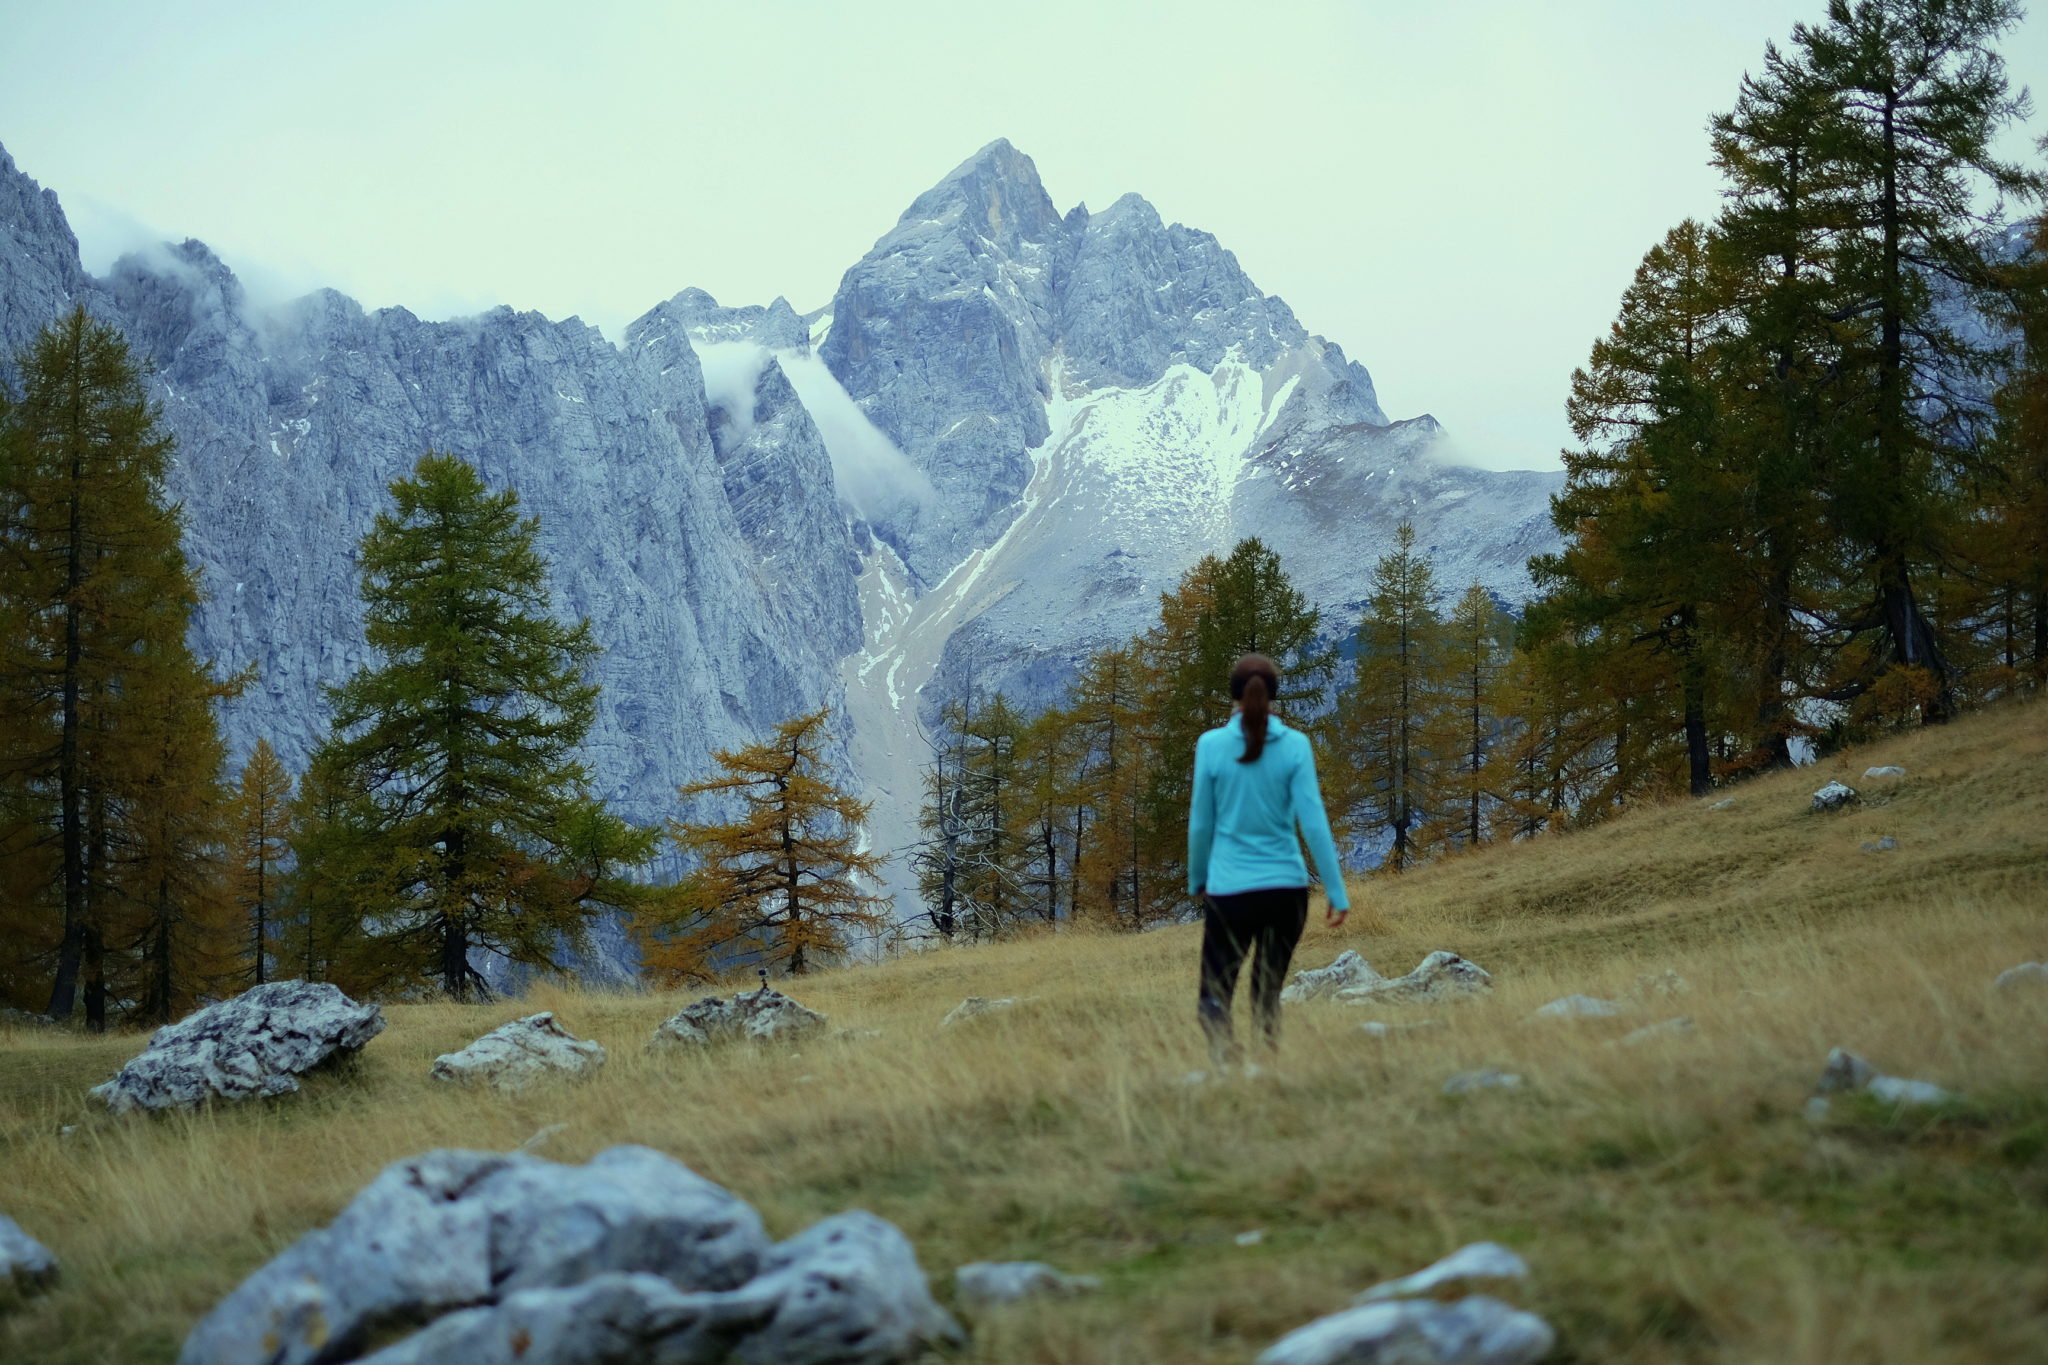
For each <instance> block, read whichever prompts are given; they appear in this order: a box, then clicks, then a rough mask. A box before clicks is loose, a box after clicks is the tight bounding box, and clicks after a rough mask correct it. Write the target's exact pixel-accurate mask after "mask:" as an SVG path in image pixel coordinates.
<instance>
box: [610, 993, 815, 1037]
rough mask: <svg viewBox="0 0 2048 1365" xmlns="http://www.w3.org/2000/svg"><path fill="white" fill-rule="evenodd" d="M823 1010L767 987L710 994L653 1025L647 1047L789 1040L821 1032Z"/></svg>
mask: <svg viewBox="0 0 2048 1365" xmlns="http://www.w3.org/2000/svg"><path fill="white" fill-rule="evenodd" d="M824 1028H825V1016H824V1015H822V1014H820V1013H818V1012H817V1011H816V1010H814V1009H809V1008H806V1007H805V1006H803V1005H800V1004H798V1003H797V1002H796V1001H794V1000H792V999H790V998H789V997H788V996H786V995H784V994H783V993H782V992H781V991H778V990H774V989H772V988H771V987H770V986H769V985H768V984H767V983H766V982H765V981H764V982H762V983H761V987H760V989H759V990H753V991H748V992H746V993H744V994H740V995H735V996H733V997H732V999H730V1000H724V999H720V998H719V997H717V996H711V997H708V998H706V999H703V1000H699V1001H696V1002H695V1003H693V1004H690V1005H685V1006H684V1007H683V1008H682V1009H680V1010H677V1011H676V1012H675V1013H674V1014H671V1015H670V1016H669V1017H668V1018H666V1019H664V1020H662V1021H661V1022H660V1023H659V1024H657V1025H655V1026H654V1036H653V1037H652V1038H650V1039H649V1040H648V1042H647V1045H648V1047H650V1048H665V1047H704V1046H708V1045H710V1044H713V1043H732V1042H754V1043H769V1042H774V1043H789V1042H795V1041H797V1040H798V1039H801V1038H807V1037H810V1036H811V1035H813V1034H816V1033H820V1032H823V1031H824Z"/></svg>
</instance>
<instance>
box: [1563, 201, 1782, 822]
mask: <svg viewBox="0 0 2048 1365" xmlns="http://www.w3.org/2000/svg"><path fill="white" fill-rule="evenodd" d="M1715 250H1716V246H1715V239H1714V237H1713V235H1712V233H1711V232H1710V231H1709V230H1708V229H1707V228H1705V227H1704V226H1702V225H1701V224H1699V223H1697V222H1694V221H1692V220H1687V221H1686V222H1684V223H1681V224H1680V225H1679V226H1678V227H1676V228H1673V229H1672V230H1671V231H1670V232H1669V233H1668V234H1666V236H1665V238H1664V240H1663V241H1662V242H1660V243H1658V245H1657V246H1655V247H1653V248H1651V250H1650V251H1649V253H1648V254H1647V255H1645V256H1644V258H1643V261H1642V264H1641V265H1640V266H1639V267H1638V268H1637V270H1636V274H1635V278H1634V280H1633V281H1632V282H1631V283H1630V285H1629V287H1628V289H1627V290H1626V291H1625V292H1624V293H1623V295H1622V302H1621V311H1620V314H1619V316H1618V317H1617V318H1616V319H1615V321H1614V324H1613V325H1612V327H1611V328H1610V329H1609V332H1608V335H1607V336H1606V337H1604V338H1602V339H1601V340H1600V341H1598V342H1596V343H1594V346H1593V354H1592V358H1591V360H1590V361H1589V362H1588V364H1587V365H1586V366H1585V368H1583V369H1580V370H1577V371H1575V372H1574V373H1573V375H1572V390H1571V398H1570V401H1569V403H1568V404H1567V408H1566V411H1567V414H1568V416H1569V418H1570V420H1571V424H1572V431H1573V434H1574V435H1576V436H1577V437H1578V438H1579V440H1580V441H1581V442H1583V443H1584V445H1583V446H1582V447H1581V448H1580V449H1577V450H1571V451H1567V452H1565V486H1564V489H1563V490H1562V491H1561V492H1559V493H1558V494H1557V495H1556V496H1555V497H1553V498H1552V500H1551V519H1552V521H1553V522H1554V523H1555V524H1556V526H1557V528H1558V530H1559V531H1561V532H1562V533H1563V534H1564V536H1565V538H1566V544H1565V546H1564V548H1563V549H1562V550H1560V551H1559V552H1558V553H1556V554H1554V555H1546V556H1539V557H1538V558H1537V559H1535V560H1533V561H1531V563H1530V572H1531V576H1532V577H1533V578H1534V579H1535V581H1536V584H1537V586H1538V588H1539V589H1540V590H1541V591H1542V592H1543V593H1544V595H1545V597H1546V598H1547V599H1548V601H1547V603H1546V608H1547V610H1546V611H1545V612H1539V613H1537V616H1538V619H1545V618H1546V617H1547V618H1549V619H1554V620H1568V621H1569V622H1571V623H1572V624H1574V625H1577V626H1587V627H1591V628H1593V630H1594V631H1596V632H1597V637H1598V638H1599V639H1600V640H1601V641H1602V642H1603V643H1604V645H1605V646H1606V648H1607V650H1608V651H1609V653H1610V656H1611V662H1612V667H1613V669H1614V670H1615V671H1616V674H1617V676H1619V675H1621V674H1630V675H1632V677H1631V681H1630V684H1629V686H1628V689H1627V692H1628V695H1629V697H1630V699H1631V700H1632V701H1633V702H1635V703H1637V704H1638V705H1639V708H1640V710H1641V715H1642V723H1641V724H1640V725H1637V726H1635V727H1633V728H1634V729H1635V730H1636V733H1637V734H1638V735H1639V736H1640V738H1641V739H1642V740H1643V741H1645V742H1649V743H1652V744H1656V743H1659V742H1660V737H1661V734H1663V733H1670V732H1674V731H1675V732H1677V733H1678V734H1679V735H1680V736H1681V737H1682V744H1683V747H1684V755H1685V765H1686V781H1687V784H1688V786H1689V787H1690V788H1691V790H1692V792H1693V794H1694V795H1698V794H1700V793H1702V792H1704V791H1706V790H1708V789H1709V788H1710V787H1711V786H1712V785H1713V780H1714V778H1713V766H1712V760H1713V743H1712V740H1713V731H1712V728H1711V726H1710V722H1709V716H1708V712H1709V709H1710V706H1712V705H1713V704H1714V702H1715V701H1716V700H1717V698H1718V696H1719V695H1721V694H1722V693H1724V692H1725V689H1724V688H1720V687H1718V684H1719V682H1720V677H1719V675H1718V670H1717V665H1719V664H1720V663H1721V662H1722V660H1724V659H1725V657H1726V655H1727V653H1728V650H1727V648H1726V641H1727V637H1728V631H1727V630H1726V629H1725V628H1724V626H1723V624H1722V622H1721V621H1720V620H1719V619H1718V617H1717V606H1718V605H1719V604H1722V603H1724V602H1727V601H1728V600H1730V597H1731V595H1732V593H1733V586H1734V584H1735V583H1736V582H1737V581H1738V580H1740V579H1741V578H1743V577H1744V569H1743V555H1742V551H1743V548H1744V546H1743V540H1744V534H1743V532H1744V521H1743V490H1744V488H1745V486H1746V485H1745V480H1744V478H1743V473H1742V471H1740V470H1739V469H1733V468H1731V467H1730V465H1729V462H1728V460H1727V459H1726V458H1725V452H1724V450H1723V449H1722V446H1721V442H1722V440H1723V437H1724V425H1723V423H1722V422H1721V420H1720V418H1721V411H1720V404H1719V401H1718V395H1717V393H1716V390H1715V383H1714V377H1715V371H1714V365H1715V360H1716V356H1717V354H1718V348H1719V344H1720V342H1721V340H1722V338H1723V336H1724V334H1725V332H1726V330H1727V325H1728V323H1727V319H1728V314H1729V291H1728V289H1727V287H1726V285H1725V281H1724V276H1723V274H1722V272H1720V271H1719V270H1717V268H1716V264H1715V260H1714V254H1715ZM1640 652H1647V653H1648V654H1649V655H1651V656H1653V657H1654V658H1657V659H1661V660H1663V661H1664V667H1662V668H1659V669H1646V668H1644V667H1642V666H1641V664H1642V660H1641V659H1640V658H1639V657H1631V656H1635V655H1639V654H1640ZM1651 689H1654V697H1653V694H1652V691H1651ZM1656 698H1668V701H1664V700H1658V699H1656ZM1625 757H1626V746H1625V745H1624V744H1622V743H1621V742H1620V740H1619V739H1618V740H1617V762H1623V761H1625Z"/></svg>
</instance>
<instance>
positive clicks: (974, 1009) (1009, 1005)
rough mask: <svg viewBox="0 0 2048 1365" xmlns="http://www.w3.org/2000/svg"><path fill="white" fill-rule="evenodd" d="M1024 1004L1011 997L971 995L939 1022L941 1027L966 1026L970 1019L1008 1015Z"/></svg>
mask: <svg viewBox="0 0 2048 1365" xmlns="http://www.w3.org/2000/svg"><path fill="white" fill-rule="evenodd" d="M1029 998H1030V997H1028V996H1027V997H1025V999H1029ZM1023 1003H1024V1000H1022V999H1018V998H1017V997H1015V996H1009V995H1005V996H999V997H995V998H989V997H986V996H980V995H970V996H968V997H967V998H966V999H965V1000H962V1001H961V1002H960V1003H959V1004H957V1005H955V1006H953V1008H952V1009H951V1010H949V1011H947V1013H946V1017H945V1018H943V1019H941V1020H939V1027H940V1028H952V1027H953V1026H954V1025H955V1024H964V1023H966V1022H967V1021H968V1020H969V1019H980V1018H983V1017H985V1016H987V1015H991V1014H1007V1013H1008V1012H1009V1011H1011V1010H1014V1009H1016V1008H1017V1006H1019V1005H1021V1004H1023Z"/></svg>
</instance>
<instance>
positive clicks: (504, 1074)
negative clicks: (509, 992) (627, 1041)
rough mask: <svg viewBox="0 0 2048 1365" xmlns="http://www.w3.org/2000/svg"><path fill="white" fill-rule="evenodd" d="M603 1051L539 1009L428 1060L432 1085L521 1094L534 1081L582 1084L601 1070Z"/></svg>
mask: <svg viewBox="0 0 2048 1365" xmlns="http://www.w3.org/2000/svg"><path fill="white" fill-rule="evenodd" d="M604 1055H605V1054H604V1048H603V1047H602V1046H601V1045H600V1044H598V1043H594V1042H592V1041H591V1040H589V1039H587V1038H578V1037H576V1036H575V1035H574V1034H572V1033H570V1032H569V1030H567V1029H565V1028H563V1027H562V1025H561V1023H560V1022H559V1021H558V1020H557V1019H556V1018H555V1016H554V1014H553V1012H551V1011H547V1010H543V1011H542V1012H541V1013H539V1014H529V1015H527V1016H526V1017H525V1018H524V1019H514V1020H512V1021H511V1022H510V1023H504V1024H500V1025H498V1026H497V1027H496V1028H494V1029H492V1030H491V1031H490V1032H489V1033H486V1034H485V1035H484V1036H483V1037H481V1038H479V1039H477V1040H476V1041H475V1042H473V1043H471V1044H470V1045H469V1046H468V1047H466V1048H463V1049H462V1050H461V1051H460V1052H448V1053H443V1054H442V1055H441V1056H439V1057H436V1058H435V1059H434V1069H433V1071H432V1072H430V1073H429V1074H430V1075H432V1076H433V1078H434V1079H435V1080H437V1081H459V1082H462V1083H464V1084H468V1085H488V1086H492V1087H494V1088H496V1089H498V1090H523V1089H525V1088H526V1087H527V1086H529V1085H532V1084H533V1083H534V1082H535V1081H546V1080H563V1079H567V1080H583V1079H587V1078H589V1077H591V1076H595V1075H596V1074H597V1073H598V1070H599V1069H600V1068H602V1067H603V1066H604Z"/></svg>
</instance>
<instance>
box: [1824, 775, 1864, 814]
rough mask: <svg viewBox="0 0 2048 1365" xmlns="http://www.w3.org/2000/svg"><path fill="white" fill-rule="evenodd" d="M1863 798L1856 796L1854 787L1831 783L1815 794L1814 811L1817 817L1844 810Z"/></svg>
mask: <svg viewBox="0 0 2048 1365" xmlns="http://www.w3.org/2000/svg"><path fill="white" fill-rule="evenodd" d="M1862 799H1863V798H1862V797H1860V796H1858V795H1857V794H1856V789H1855V788H1854V787H1851V786H1848V785H1847V784H1845V783H1841V782H1830V783H1828V784H1827V785H1826V786H1825V787H1822V788H1821V789H1820V790H1819V791H1817V792H1815V793H1814V794H1813V810H1814V813H1815V814H1816V815H1826V814H1827V813H1828V812H1830V811H1838V810H1842V809H1844V808H1846V807H1848V806H1853V805H1855V804H1856V803H1857V802H1858V801H1860V800H1862Z"/></svg>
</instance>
